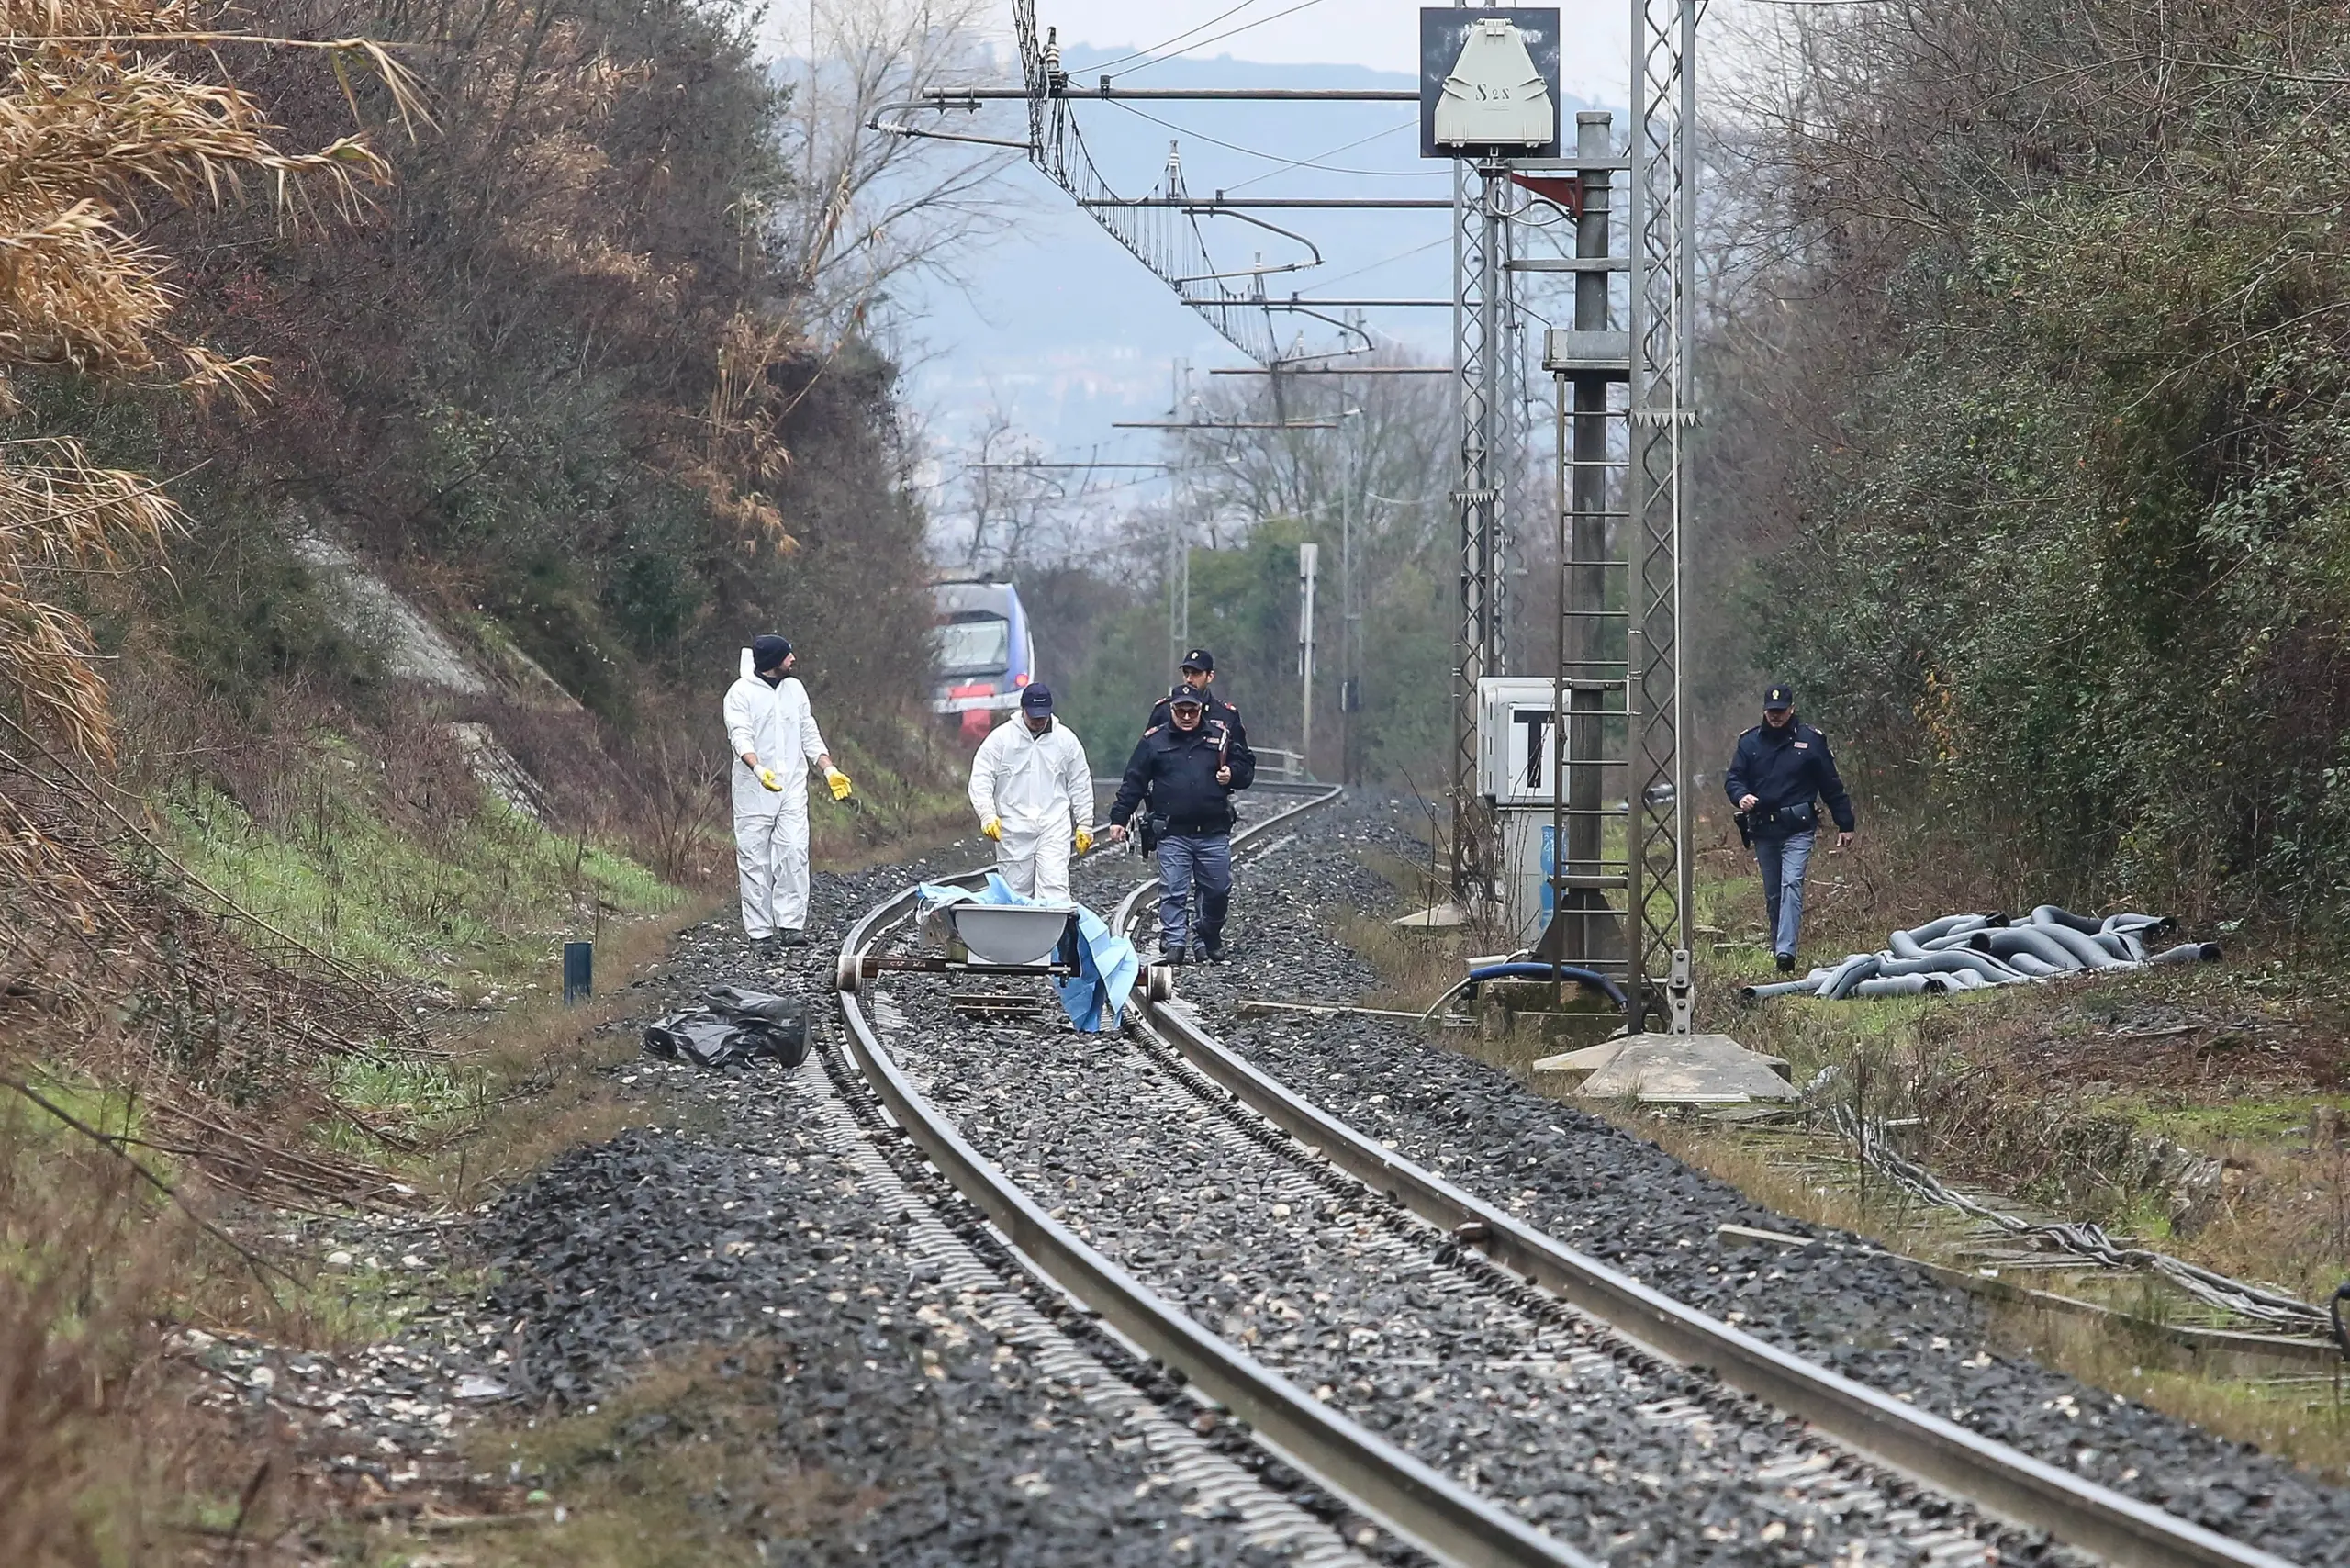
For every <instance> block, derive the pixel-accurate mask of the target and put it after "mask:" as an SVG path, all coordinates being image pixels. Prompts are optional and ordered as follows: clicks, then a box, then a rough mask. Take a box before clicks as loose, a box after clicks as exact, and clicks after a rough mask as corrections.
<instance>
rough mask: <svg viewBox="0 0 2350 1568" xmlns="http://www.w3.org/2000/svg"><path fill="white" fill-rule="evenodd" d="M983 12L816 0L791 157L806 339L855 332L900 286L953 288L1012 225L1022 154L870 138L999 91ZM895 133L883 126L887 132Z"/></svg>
mask: <svg viewBox="0 0 2350 1568" xmlns="http://www.w3.org/2000/svg"><path fill="white" fill-rule="evenodd" d="M990 9H991V7H990V6H988V5H986V4H984V3H983V0H811V5H810V6H809V19H810V24H811V39H810V43H809V58H808V61H807V62H806V65H805V68H804V73H803V74H802V76H801V78H800V81H799V82H798V83H796V84H794V86H793V89H792V92H793V97H794V105H793V111H792V114H791V117H790V123H789V127H788V129H787V135H786V144H787V145H786V151H787V152H788V154H789V159H790V162H791V166H792V168H793V170H794V172H795V173H796V174H797V176H798V185H797V186H796V203H797V206H796V210H794V211H793V212H791V213H790V214H789V215H788V219H787V221H786V222H785V224H784V226H783V227H784V230H785V234H786V238H785V241H784V243H785V245H786V247H787V250H788V253H789V255H790V256H791V257H792V258H793V262H792V270H793V272H794V274H796V278H797V281H798V284H799V286H800V311H801V314H802V316H803V318H804V319H805V323H806V325H807V328H808V330H809V331H810V334H811V336H820V337H823V338H827V339H838V338H841V337H845V336H846V335H847V334H848V333H850V332H852V331H854V330H856V329H857V328H858V327H859V325H860V324H861V322H862V320H863V319H864V317H865V316H866V314H867V312H868V311H869V310H870V309H871V308H873V305H874V302H875V301H876V299H877V298H878V297H880V296H882V295H883V294H884V293H885V292H886V291H887V290H888V289H889V288H890V286H891V285H893V284H895V283H898V282H900V281H901V280H904V279H907V278H909V277H911V276H912V275H914V274H923V273H927V274H932V275H934V276H946V277H949V278H952V277H954V276H955V275H956V268H957V266H958V265H959V264H960V263H961V261H962V259H963V257H964V256H966V255H968V253H969V251H970V249H971V247H972V245H973V244H974V243H975V242H977V241H981V240H984V239H986V238H987V237H988V236H990V235H991V234H993V233H995V232H997V231H999V230H1001V229H1002V228H1003V227H1004V225H1005V224H1006V223H1007V222H1008V220H1009V217H1010V214H1011V211H1012V209H1013V206H1014V204H1015V201H1016V196H1015V195H1014V192H1013V187H1012V186H1011V185H1010V184H1009V183H1008V182H1007V181H1006V180H1005V179H1004V178H1003V176H1004V174H1005V172H1006V171H1007V170H1008V169H1009V168H1010V167H1011V165H1013V163H1015V162H1018V160H1019V154H1018V153H1017V152H1016V151H1010V150H1001V149H988V148H981V147H975V146H971V145H969V144H968V143H958V142H952V141H941V140H927V139H923V138H920V137H915V136H909V135H905V134H901V133H892V132H890V131H888V130H877V129H873V126H874V123H875V118H876V116H877V115H879V114H881V112H882V111H883V110H885V109H887V108H888V107H889V106H891V105H893V104H904V103H906V102H908V101H909V100H912V99H917V98H920V97H922V96H923V95H924V94H927V93H931V92H934V91H937V90H940V89H944V88H953V87H958V86H968V85H970V84H973V83H975V82H978V83H986V82H991V81H993V80H994V79H995V78H996V76H997V74H998V71H997V68H996V66H995V64H994V62H993V60H992V58H991V57H990V54H989V53H988V51H987V50H986V47H985V46H984V44H983V42H982V41H981V35H980V28H981V26H982V23H983V20H984V18H985V17H987V15H988V14H989V13H990ZM881 123H882V124H884V125H888V124H890V123H891V121H890V119H888V118H884V119H883V120H882V122H881Z"/></svg>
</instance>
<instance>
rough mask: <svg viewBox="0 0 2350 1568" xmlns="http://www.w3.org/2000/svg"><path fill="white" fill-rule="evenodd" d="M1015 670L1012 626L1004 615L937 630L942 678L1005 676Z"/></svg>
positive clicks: (959, 623)
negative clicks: (1013, 664)
mask: <svg viewBox="0 0 2350 1568" xmlns="http://www.w3.org/2000/svg"><path fill="white" fill-rule="evenodd" d="M1011 667H1012V622H1009V621H1007V620H1005V619H1004V618H1003V617H1002V616H1001V615H990V616H988V617H986V618H985V619H983V620H978V621H950V622H947V623H946V625H944V626H941V627H940V628H939V629H938V673H939V674H940V675H1002V673H1003V672H1004V671H1005V670H1007V669H1009V668H1011Z"/></svg>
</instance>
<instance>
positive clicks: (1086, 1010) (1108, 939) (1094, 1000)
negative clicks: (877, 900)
mask: <svg viewBox="0 0 2350 1568" xmlns="http://www.w3.org/2000/svg"><path fill="white" fill-rule="evenodd" d="M916 891H918V892H919V893H920V894H921V895H922V913H923V918H924V919H928V918H929V916H930V913H931V912H932V911H933V910H935V909H941V908H944V907H945V906H946V905H947V904H951V903H1012V904H1031V905H1033V904H1038V903H1042V902H1044V901H1043V900H1041V899H1024V898H1022V897H1021V896H1020V895H1019V894H1018V893H1015V892H1013V890H1011V889H1010V888H1008V887H1006V886H1004V881H1003V879H1002V877H1000V876H998V875H996V873H994V872H993V871H990V872H989V873H988V885H987V886H986V887H985V888H984V889H982V890H979V891H978V892H976V893H975V892H973V891H971V890H969V889H968V888H949V887H942V886H941V885H939V884H938V883H936V882H924V883H923V884H922V886H921V887H920V888H918V889H917V890H916ZM1077 938H1078V940H1077V969H1078V972H1077V974H1076V975H1075V976H1074V977H1072V978H1070V979H1068V980H1059V979H1056V980H1054V981H1053V986H1054V989H1055V990H1057V991H1059V992H1060V993H1061V1009H1062V1011H1064V1012H1066V1013H1067V1014H1069V1022H1070V1023H1072V1024H1074V1025H1077V1026H1078V1028H1079V1029H1080V1030H1081V1031H1083V1032H1084V1033H1086V1034H1089V1035H1091V1034H1095V1033H1098V1032H1099V1031H1100V1030H1101V1029H1102V1028H1103V1027H1104V1026H1105V1025H1107V1026H1114V1025H1116V1024H1117V1022H1118V1014H1121V1013H1122V1012H1124V1011H1125V1005H1126V997H1127V995H1128V993H1130V992H1131V991H1133V990H1134V988H1135V977H1136V976H1137V975H1139V974H1140V973H1141V972H1142V960H1141V959H1140V958H1136V955H1135V945H1134V944H1133V943H1131V942H1129V941H1127V940H1126V939H1125V937H1123V936H1113V935H1111V934H1110V926H1109V923H1108V922H1106V921H1104V920H1103V919H1102V917H1101V916H1100V915H1098V914H1096V913H1093V912H1092V911H1091V910H1090V909H1088V908H1086V907H1085V906H1084V905H1083V904H1080V905H1078V906H1077Z"/></svg>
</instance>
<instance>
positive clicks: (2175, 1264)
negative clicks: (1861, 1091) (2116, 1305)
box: [1835, 1105, 2333, 1334]
mask: <svg viewBox="0 0 2350 1568" xmlns="http://www.w3.org/2000/svg"><path fill="white" fill-rule="evenodd" d="M1835 1122H1836V1130H1837V1131H1838V1132H1840V1133H1841V1134H1842V1135H1843V1136H1844V1137H1845V1138H1846V1139H1847V1140H1848V1141H1850V1142H1851V1143H1852V1144H1853V1145H1854V1146H1855V1147H1856V1148H1859V1150H1860V1152H1861V1159H1862V1160H1863V1162H1865V1163H1866V1164H1867V1165H1868V1166H1869V1167H1870V1168H1871V1169H1872V1170H1878V1171H1881V1172H1883V1173H1884V1174H1885V1175H1886V1176H1888V1177H1890V1178H1891V1179H1892V1180H1893V1181H1894V1182H1897V1183H1898V1184H1899V1185H1900V1186H1901V1187H1902V1188H1903V1189H1904V1190H1905V1191H1907V1192H1908V1193H1910V1194H1911V1195H1913V1196H1915V1197H1917V1198H1919V1199H1922V1200H1923V1201H1924V1202H1926V1203H1930V1204H1936V1205H1938V1206H1940V1207H1942V1208H1948V1209H1956V1210H1958V1211H1959V1212H1960V1213H1962V1214H1967V1215H1974V1216H1975V1218H1976V1219H1980V1220H1987V1221H1989V1222H1990V1223H1991V1224H1993V1225H1995V1226H1998V1227H1999V1228H2000V1229H2001V1230H2003V1231H2006V1232H2007V1233H2008V1234H2009V1236H2016V1237H2023V1238H2029V1239H2031V1240H2032V1241H2035V1242H2041V1243H2043V1244H2045V1245H2047V1246H2049V1247H2051V1248H2053V1249H2055V1250H2057V1251H2060V1252H2068V1253H2070V1254H2072V1255H2073V1256H2074V1257H2076V1258H2079V1259H2082V1260H2086V1261H2087V1262H2091V1263H2096V1264H2098V1265H2099V1266H2101V1267H2103V1268H2108V1269H2131V1270H2137V1269H2150V1270H2152V1271H2154V1272H2155V1273H2157V1274H2160V1275H2161V1276H2162V1277H2163V1278H2165V1279H2166V1280H2168V1281H2170V1282H2171V1283H2173V1284H2175V1285H2177V1287H2178V1288H2179V1289H2181V1290H2183V1291H2185V1292H2186V1293H2187V1294H2189V1295H2191V1296H2193V1297H2194V1298H2195V1299H2196V1300H2198V1301H2199V1302H2202V1303H2204V1304H2205V1305H2209V1306H2215V1307H2218V1308H2219V1309H2220V1310H2221V1311H2222V1312H2233V1313H2234V1314H2236V1315H2237V1316H2240V1317H2247V1318H2250V1319H2251V1320H2252V1321H2254V1322H2255V1323H2263V1324H2266V1325H2267V1326H2269V1327H2274V1328H2291V1329H2295V1330H2298V1331H2300V1332H2302V1333H2314V1334H2323V1333H2325V1332H2327V1331H2328V1330H2329V1329H2331V1328H2332V1327H2333V1319H2332V1317H2331V1316H2330V1315H2329V1313H2328V1311H2327V1309H2326V1308H2324V1307H2322V1306H2311V1305H2310V1304H2309V1303H2308V1302H2305V1301H2296V1300H2294V1299H2293V1298H2292V1297H2291V1296H2288V1295H2279V1294H2277V1293H2276V1292H2274V1291H2266V1290H2263V1289H2261V1288H2260V1287H2259V1286H2258V1285H2252V1284H2246V1283H2245V1282H2244V1281H2242V1280H2233V1279H2230V1278H2229V1277H2228V1276H2227V1275H2225V1274H2216V1273H2213V1272H2212V1271H2210V1270H2209V1269H2206V1268H2202V1267H2200V1266H2199V1265H2197V1264H2194V1263H2190V1262H2188V1260H2186V1259H2184V1258H2174V1257H2172V1256H2171V1255H2170V1254H2169V1253H2167V1252H2155V1251H2153V1250H2151V1249H2147V1248H2143V1247H2122V1246H2119V1245H2117V1244H2116V1243H2115V1242H2114V1240H2113V1238H2111V1237H2109V1236H2108V1235H2106V1233H2105V1228H2104V1227H2103V1226H2097V1225H2091V1224H2088V1223H2087V1222H2083V1223H2081V1224H2078V1225H2034V1224H2032V1223H2031V1221H2029V1220H2023V1219H2019V1218H2017V1217H2016V1216H2015V1215H2009V1214H2001V1213H2000V1212H1999V1211H1998V1210H1997V1209H1995V1208H1991V1207H1989V1206H1988V1205H1986V1204H1978V1203H1976V1202H1975V1200H1974V1199H1973V1198H1970V1197H1967V1196H1965V1195H1964V1193H1953V1192H1952V1191H1951V1190H1950V1189H1949V1188H1948V1187H1946V1186H1944V1185H1942V1181H1941V1179H1940V1178H1939V1177H1937V1176H1936V1175H1935V1174H1934V1173H1933V1172H1932V1171H1930V1170H1927V1169H1926V1168H1925V1167H1924V1166H1922V1165H1920V1164H1919V1163H1918V1162H1917V1161H1916V1160H1913V1159H1905V1158H1904V1157H1903V1156H1901V1155H1899V1154H1897V1153H1895V1152H1894V1151H1893V1150H1892V1149H1890V1148H1886V1146H1885V1142H1884V1140H1883V1139H1882V1138H1880V1137H1876V1136H1875V1134H1874V1131H1873V1129H1871V1128H1870V1127H1869V1126H1867V1125H1866V1124H1864V1123H1863V1122H1862V1120H1861V1119H1860V1118H1859V1117H1858V1116H1856V1115H1854V1114H1852V1107H1851V1106H1849V1105H1839V1106H1837V1107H1836V1109H1835Z"/></svg>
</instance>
